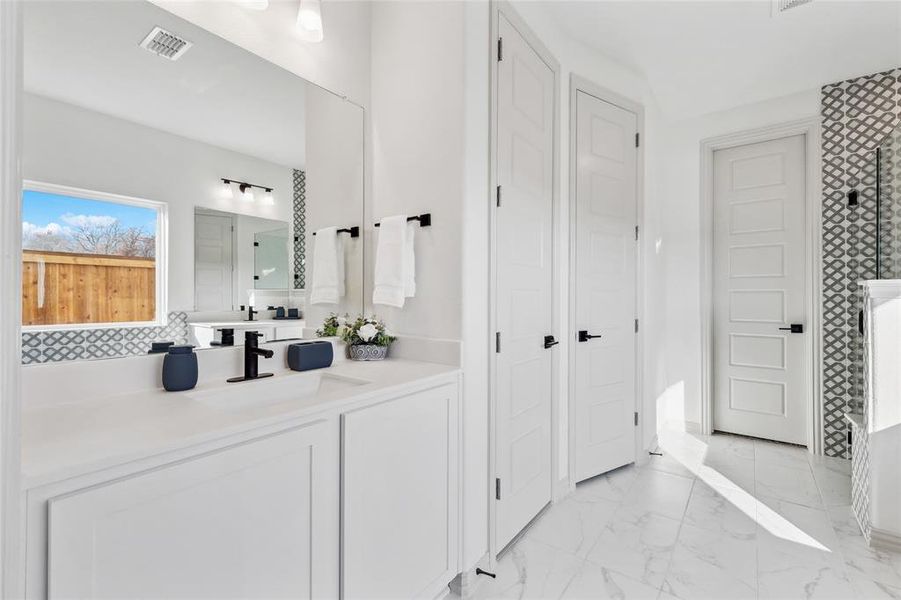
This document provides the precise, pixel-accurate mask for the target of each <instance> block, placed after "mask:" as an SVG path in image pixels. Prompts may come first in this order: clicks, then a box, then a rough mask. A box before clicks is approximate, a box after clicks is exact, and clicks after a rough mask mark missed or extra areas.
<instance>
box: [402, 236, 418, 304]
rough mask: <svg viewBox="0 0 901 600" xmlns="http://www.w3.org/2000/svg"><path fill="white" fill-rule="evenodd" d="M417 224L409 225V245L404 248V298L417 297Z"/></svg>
mask: <svg viewBox="0 0 901 600" xmlns="http://www.w3.org/2000/svg"><path fill="white" fill-rule="evenodd" d="M417 227H418V224H417V223H414V222H412V221H411V222H408V223H407V244H406V247H405V248H404V296H405V297H407V298H412V297H413V296H415V295H416V252H415V251H414V248H415V247H416V246H415V245H414V243H413V242H414V240H415V239H416V228H417Z"/></svg>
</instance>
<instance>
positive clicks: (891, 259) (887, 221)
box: [876, 125, 901, 279]
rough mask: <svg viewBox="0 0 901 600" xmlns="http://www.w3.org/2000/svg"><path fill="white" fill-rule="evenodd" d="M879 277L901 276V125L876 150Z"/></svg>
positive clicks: (898, 277)
mask: <svg viewBox="0 0 901 600" xmlns="http://www.w3.org/2000/svg"><path fill="white" fill-rule="evenodd" d="M876 232H877V234H876V278H877V279H901V125H899V126H898V127H896V128H895V129H894V131H892V132H891V133H890V134H889V135H888V136H886V138H885V139H884V140H883V141H882V143H881V144H880V145H879V147H878V148H877V149H876Z"/></svg>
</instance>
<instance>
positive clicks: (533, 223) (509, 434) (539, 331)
mask: <svg viewBox="0 0 901 600" xmlns="http://www.w3.org/2000/svg"><path fill="white" fill-rule="evenodd" d="M499 33H500V36H501V38H502V39H503V60H501V61H499V62H498V80H497V85H498V106H497V182H498V184H499V185H500V186H501V194H500V195H501V201H500V206H499V207H497V209H496V211H497V212H496V215H497V219H496V237H495V239H496V246H497V272H496V276H497V298H496V301H497V304H496V321H497V327H498V332H499V340H500V345H499V348H498V352H497V353H496V354H495V357H496V374H497V388H496V390H497V395H496V398H497V403H496V429H495V447H496V460H497V463H496V464H497V478H498V481H497V482H496V483H497V490H496V491H497V512H496V541H497V545H496V546H497V548H498V549H501V548H503V547H504V546H506V545H507V544H508V543H509V542H510V541H511V540H512V539H513V538H514V537H515V536H516V534H518V533H519V532H520V531H521V530H522V529H523V528H524V527H525V526H526V525H527V524H528V523H529V521H531V520H532V519H533V518H534V517H535V516H536V515H537V514H538V513H539V512H540V511H541V510H542V508H544V507H545V506H546V505H547V504H548V503H549V502H550V501H551V369H552V362H551V358H552V352H553V347H552V348H545V347H544V343H545V340H544V337H545V336H546V335H550V334H551V332H552V314H551V310H552V304H551V290H552V285H553V264H552V263H553V253H552V247H551V244H552V237H553V235H552V231H553V230H552V227H553V212H552V207H553V166H554V141H553V139H554V138H553V135H554V124H553V120H554V73H553V71H552V70H551V68H550V67H549V66H548V65H547V64H545V63H544V62H543V61H542V60H541V58H540V57H539V56H538V54H537V53H536V52H535V51H534V50H533V49H532V48H531V47H530V46H529V45H528V43H526V41H525V40H524V39H523V37H522V36H521V35H520V34H519V32H517V31H516V29H514V27H513V26H512V25H511V24H510V22H509V21H507V20H506V19H505V18H504V17H503V16H501V17H500V22H499Z"/></svg>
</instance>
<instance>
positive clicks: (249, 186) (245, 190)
mask: <svg viewBox="0 0 901 600" xmlns="http://www.w3.org/2000/svg"><path fill="white" fill-rule="evenodd" d="M221 181H222V190H223V196H224V197H225V198H234V197H235V192H234V188H233V187H232V185H233V184H234V185H237V186H238V191H240V192H241V195H240V198H241V200H243V201H244V202H253V201H254V193H253V188H257V189H258V190H263V196H262V198H261V200H260V204H262V205H264V206H273V205H274V204H275V197H274V196H273V195H272V190H273V188H271V187H267V186H265V185H257V184H255V183H247V182H246V181H237V180H235V179H226V178H225V177H223V178H222V179H221ZM226 191H227V194H226Z"/></svg>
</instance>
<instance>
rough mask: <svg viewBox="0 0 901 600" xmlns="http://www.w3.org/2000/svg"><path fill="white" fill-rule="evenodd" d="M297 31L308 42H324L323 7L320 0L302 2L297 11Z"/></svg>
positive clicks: (303, 0) (304, 0)
mask: <svg viewBox="0 0 901 600" xmlns="http://www.w3.org/2000/svg"><path fill="white" fill-rule="evenodd" d="M297 31H298V33H299V35H300V38H301V39H302V40H304V41H306V42H316V43H318V42H321V41H322V5H321V3H320V0H300V8H298V9H297Z"/></svg>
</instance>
